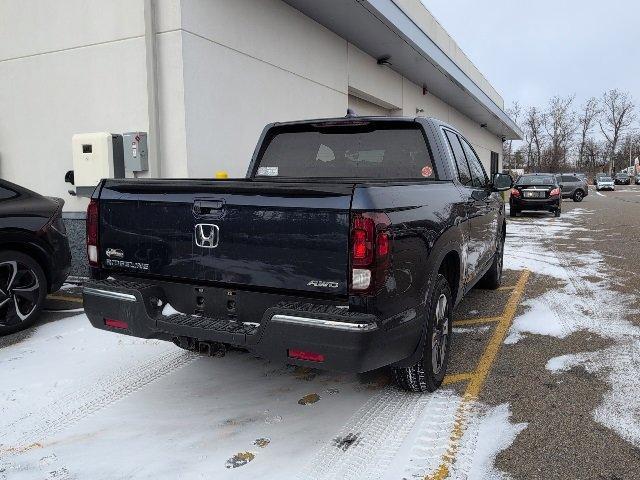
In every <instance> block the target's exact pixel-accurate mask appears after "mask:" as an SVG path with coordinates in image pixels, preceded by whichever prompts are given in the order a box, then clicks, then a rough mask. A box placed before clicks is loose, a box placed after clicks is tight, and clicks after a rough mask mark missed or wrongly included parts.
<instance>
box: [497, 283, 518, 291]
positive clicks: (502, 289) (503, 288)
mask: <svg viewBox="0 0 640 480" xmlns="http://www.w3.org/2000/svg"><path fill="white" fill-rule="evenodd" d="M514 288H516V286H515V285H505V286H504V287H499V288H497V291H498V292H504V291H505V290H513V289H514Z"/></svg>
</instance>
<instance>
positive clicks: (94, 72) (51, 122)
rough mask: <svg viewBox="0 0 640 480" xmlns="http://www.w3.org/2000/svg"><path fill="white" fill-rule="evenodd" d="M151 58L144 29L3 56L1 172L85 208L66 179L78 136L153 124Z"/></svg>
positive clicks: (73, 208) (69, 208)
mask: <svg viewBox="0 0 640 480" xmlns="http://www.w3.org/2000/svg"><path fill="white" fill-rule="evenodd" d="M144 66H145V62H144V39H143V38H142V37H141V38H137V39H133V40H124V41H119V42H112V43H108V44H101V45H97V46H92V47H85V48H77V49H73V50H67V51H64V52H58V53H53V54H48V55H38V56H34V57H26V58H22V59H18V60H10V61H3V62H0V112H2V115H0V176H1V177H2V178H5V179H7V180H9V181H12V182H15V183H18V184H20V185H24V186H25V187H27V188H30V189H32V190H35V191H37V192H39V193H41V194H44V195H54V196H58V197H62V198H64V199H65V201H66V202H67V203H66V205H65V210H67V211H84V209H85V208H86V201H84V200H81V199H78V198H75V197H71V196H69V195H68V194H67V190H68V188H69V187H70V185H68V184H66V183H64V174H65V172H66V171H67V170H71V169H72V168H73V160H72V157H71V136H72V135H73V134H74V133H81V132H96V131H108V132H124V131H136V130H143V131H144V130H147V128H148V122H147V108H146V105H147V103H146V102H147V96H146V82H145V73H144V68H145V67H144Z"/></svg>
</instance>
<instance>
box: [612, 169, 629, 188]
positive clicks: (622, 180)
mask: <svg viewBox="0 0 640 480" xmlns="http://www.w3.org/2000/svg"><path fill="white" fill-rule="evenodd" d="M613 181H614V182H615V184H616V185H631V177H630V176H629V174H628V173H625V172H619V173H617V174H616V176H615V177H614V179H613Z"/></svg>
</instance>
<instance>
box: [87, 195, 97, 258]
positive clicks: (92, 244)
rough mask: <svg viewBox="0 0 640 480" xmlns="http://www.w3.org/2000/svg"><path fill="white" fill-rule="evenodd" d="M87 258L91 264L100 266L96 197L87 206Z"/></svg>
mask: <svg viewBox="0 0 640 480" xmlns="http://www.w3.org/2000/svg"><path fill="white" fill-rule="evenodd" d="M87 258H88V259H89V265H90V266H92V267H97V266H98V200H96V199H95V198H92V199H91V201H90V202H89V206H88V207H87Z"/></svg>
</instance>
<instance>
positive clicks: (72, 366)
mask: <svg viewBox="0 0 640 480" xmlns="http://www.w3.org/2000/svg"><path fill="white" fill-rule="evenodd" d="M586 215H589V211H588V210H584V209H579V208H577V209H573V210H572V211H571V212H567V213H564V214H563V216H562V217H561V218H560V219H555V218H552V217H541V218H526V219H522V220H520V219H518V221H514V222H510V223H509V227H508V240H507V247H506V250H505V252H506V253H505V255H506V257H505V267H506V268H509V269H512V270H521V269H525V268H526V269H529V270H531V271H533V272H534V273H537V274H541V275H549V276H552V277H554V278H556V279H558V280H559V282H560V283H559V287H558V288H556V289H551V290H548V291H546V292H545V293H544V294H542V295H541V296H539V297H536V298H531V299H529V300H527V301H526V302H525V306H526V307H527V308H526V309H525V311H524V313H523V314H522V315H520V316H519V317H517V318H516V319H515V321H514V323H513V325H512V327H511V329H510V331H509V335H508V337H507V339H506V342H507V343H509V344H514V343H517V342H519V341H521V340H522V339H523V338H525V337H526V336H528V335H532V334H539V335H551V336H554V337H559V338H564V337H566V336H568V335H570V334H571V333H573V332H576V331H579V330H587V331H590V332H592V333H593V334H596V335H600V336H604V337H606V338H608V339H611V340H612V341H613V345H612V347H611V348H608V349H606V350H604V351H598V352H590V353H587V352H585V353H578V354H572V355H565V356H562V357H558V358H554V359H552V360H551V361H550V362H549V363H548V365H547V368H548V369H549V370H551V371H554V372H561V371H564V370H566V369H569V368H573V367H574V366H576V365H581V366H584V367H585V368H587V370H589V371H591V372H594V373H595V374H597V375H599V376H601V377H602V378H603V379H605V380H606V381H607V382H609V383H610V385H611V390H610V391H609V393H607V396H606V397H605V398H604V399H603V402H602V404H601V405H600V406H599V407H598V409H596V410H595V411H594V412H593V415H594V418H595V419H596V420H597V421H599V422H601V423H602V424H603V425H606V426H607V427H609V428H612V429H614V430H615V431H618V432H620V435H622V436H623V437H624V438H627V439H629V440H630V441H632V442H633V443H634V444H635V445H640V431H638V428H637V425H638V421H637V418H640V411H638V408H637V404H638V402H632V401H629V400H628V399H629V398H630V397H633V398H639V397H640V396H639V395H638V394H639V393H640V391H638V387H637V385H638V384H637V381H635V379H637V378H638V376H639V375H640V365H639V359H640V329H638V328H637V327H634V326H633V325H632V324H630V323H629V322H627V321H626V320H625V318H624V312H625V309H626V311H629V308H630V307H629V300H630V299H629V298H627V297H625V296H624V295H620V294H619V293H616V294H613V292H612V290H611V285H610V282H611V279H610V278H609V277H608V274H607V272H606V269H605V267H604V264H603V259H602V258H601V256H600V254H599V253H598V252H597V251H595V250H594V251H593V252H591V253H590V254H588V255H578V254H576V255H572V254H571V253H570V250H569V252H567V250H564V251H563V252H559V251H557V250H556V249H555V247H554V246H553V239H556V240H557V239H563V238H564V239H566V238H570V237H571V238H578V237H579V238H585V239H586V238H588V237H587V235H588V233H586V232H587V231H588V229H587V228H585V227H583V226H581V225H580V219H581V218H583V217H584V216H586ZM583 232H584V233H583ZM545 239H546V240H545ZM585 243H586V242H585ZM598 303H604V304H606V305H607V306H608V309H607V311H606V312H594V309H593V306H594V305H596V304H598ZM466 313H467V314H469V315H471V316H472V315H475V314H478V311H475V310H471V311H469V312H466ZM490 328H491V327H489V326H487V325H481V326H476V327H473V328H469V327H464V328H459V329H456V331H457V332H458V333H460V334H461V335H460V336H461V337H462V336H465V335H472V334H473V333H474V332H476V333H477V332H487V334H489V333H490V332H489V329H490ZM18 338H22V340H19V341H16V342H15V343H13V344H11V345H7V346H4V347H2V348H0V372H1V373H0V479H3V480H5V479H6V480H9V479H11V480H13V479H40V478H45V479H85V478H87V479H92V480H93V479H113V478H135V479H139V478H154V479H155V478H160V479H163V478H171V479H173V478H186V479H191V478H194V479H197V478H214V479H226V478H228V479H243V478H264V479H281V478H298V479H305V480H306V479H335V478H341V479H354V480H355V479H389V480H390V479H394V480H397V479H402V478H407V479H410V478H423V477H425V476H427V475H430V474H433V473H434V472H435V471H436V470H437V469H438V468H439V466H440V465H441V464H442V460H443V458H444V457H445V456H446V455H447V454H448V452H450V451H451V442H452V440H451V439H452V437H453V436H455V435H454V432H455V431H456V429H461V431H460V432H459V433H460V440H459V442H457V443H456V446H455V449H454V450H455V454H456V458H455V461H453V462H452V463H451V465H450V468H449V473H450V478H461V479H463V478H472V479H483V478H505V477H506V475H505V474H504V473H502V472H500V471H498V470H497V469H496V468H495V467H494V460H495V457H496V455H497V454H498V453H499V452H500V451H502V450H503V449H505V448H507V447H508V446H509V445H511V443H512V442H513V441H514V439H515V438H516V436H517V435H518V434H519V433H520V432H521V431H523V430H524V429H526V428H527V425H526V424H524V423H517V424H516V423H514V422H513V421H512V420H511V413H510V405H509V404H507V403H504V404H500V405H497V406H491V407H490V406H487V405H483V404H481V403H480V402H477V401H471V402H467V401H466V400H465V401H463V400H462V398H461V397H460V395H459V394H458V393H457V392H459V391H460V389H456V388H443V389H441V390H439V391H438V392H436V393H434V394H431V395H414V394H408V393H405V392H402V391H400V390H398V389H397V388H395V386H393V384H390V383H389V378H388V375H387V374H386V372H383V371H380V372H373V373H372V374H369V375H366V376H355V375H343V374H335V373H329V372H319V371H314V370H308V369H301V368H294V367H291V366H286V365H282V364H274V363H270V362H268V361H265V360H263V359H260V358H256V357H254V356H252V355H250V354H247V353H243V352H235V351H232V352H229V353H227V355H226V356H225V357H223V358H208V357H202V356H196V355H193V354H191V353H189V352H185V351H183V350H180V349H179V348H177V347H175V346H174V345H172V344H170V343H167V342H160V341H145V340H140V339H135V338H130V337H125V336H122V335H115V334H111V333H107V332H103V331H100V330H96V329H93V328H92V327H91V326H90V324H89V322H88V320H87V319H86V317H85V316H84V315H83V314H82V313H76V314H68V315H66V316H65V315H62V314H53V313H47V314H46V316H45V321H44V322H42V323H41V324H40V325H39V326H38V327H36V328H35V329H33V331H32V333H31V334H30V335H26V336H24V338H23V337H18ZM614 365H615V367H616V368H613V367H614ZM465 402H466V403H465ZM462 415H463V416H464V419H463V421H462V419H461V416H462Z"/></svg>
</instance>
